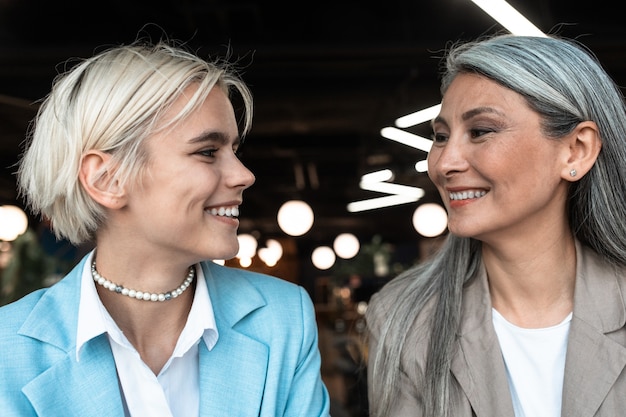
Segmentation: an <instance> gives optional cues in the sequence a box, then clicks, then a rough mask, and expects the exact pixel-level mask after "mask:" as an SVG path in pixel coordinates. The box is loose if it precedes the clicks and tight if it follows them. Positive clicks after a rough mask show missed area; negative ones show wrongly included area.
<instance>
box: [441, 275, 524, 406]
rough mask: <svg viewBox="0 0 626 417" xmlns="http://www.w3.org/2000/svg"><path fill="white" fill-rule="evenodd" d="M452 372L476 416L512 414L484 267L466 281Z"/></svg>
mask: <svg viewBox="0 0 626 417" xmlns="http://www.w3.org/2000/svg"><path fill="white" fill-rule="evenodd" d="M462 309H463V310H462V313H461V314H462V318H461V325H460V334H459V335H458V342H457V348H456V352H455V353H454V355H453V357H452V363H451V371H452V373H453V375H454V377H455V378H456V380H457V381H458V383H459V385H460V386H461V390H462V391H463V392H464V393H465V395H466V396H467V399H468V400H469V402H470V404H471V405H472V408H473V409H474V411H475V413H476V415H480V416H498V417H513V416H514V412H513V405H512V403H511V395H510V392H509V384H508V380H507V377H506V370H505V367H504V360H503V359H502V352H501V351H500V344H499V343H498V338H497V336H496V333H495V330H494V329H493V324H492V318H491V300H490V298H489V290H488V288H487V276H486V273H485V271H484V269H483V270H482V271H481V273H480V274H479V276H477V277H476V279H474V280H473V281H472V282H470V283H468V284H467V287H466V288H465V290H464V294H463V307H462Z"/></svg>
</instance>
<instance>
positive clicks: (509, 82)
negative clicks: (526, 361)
mask: <svg viewBox="0 0 626 417" xmlns="http://www.w3.org/2000/svg"><path fill="white" fill-rule="evenodd" d="M443 64H444V68H443V75H442V83H441V93H442V94H444V93H445V92H446V90H447V88H448V87H449V86H450V84H451V82H452V80H454V78H455V77H456V76H457V75H459V74H461V73H476V74H480V75H483V76H485V77H487V78H489V79H491V80H494V81H496V82H497V83H499V84H501V85H503V86H505V87H507V88H509V89H511V90H513V91H515V92H517V93H519V94H521V95H522V96H523V97H525V99H526V100H527V102H528V104H529V105H530V107H531V108H532V109H534V110H535V111H536V112H538V113H539V114H540V116H541V118H542V129H543V131H544V133H545V134H546V135H547V136H548V137H551V138H555V139H558V138H560V137H562V136H564V135H565V134H567V133H569V132H571V131H572V130H573V129H574V128H575V127H576V126H577V125H578V124H579V123H580V122H583V121H593V122H595V123H596V124H597V125H598V129H599V132H600V137H601V140H602V150H601V151H600V155H599V157H598V159H597V161H596V163H595V165H594V166H593V168H592V169H591V170H590V171H589V172H588V173H587V175H585V176H584V177H582V178H581V179H580V180H579V181H577V182H574V183H572V185H571V186H570V190H569V197H568V207H567V210H568V216H569V223H570V227H571V229H572V231H573V233H574V235H575V236H576V238H577V239H578V240H579V241H580V242H581V243H582V244H584V245H586V246H588V247H591V248H592V249H593V250H595V251H596V252H597V253H599V254H600V255H601V256H603V257H604V258H605V259H606V260H607V261H609V262H612V263H615V264H620V265H626V250H625V248H626V222H624V219H626V201H625V196H626V108H625V105H624V100H623V96H622V93H621V91H620V89H619V88H618V86H617V85H616V84H615V82H614V81H613V80H612V79H611V78H610V77H609V75H608V74H607V73H606V72H605V70H604V69H603V68H602V66H601V65H600V64H599V62H598V61H597V59H596V58H595V56H594V55H593V54H591V53H590V52H589V51H588V50H587V49H586V48H585V47H583V46H582V45H580V44H579V43H577V42H574V41H572V40H566V39H560V38H557V37H545V38H544V37H526V36H513V35H499V36H494V37H491V38H488V39H484V40H481V41H476V42H469V43H465V44H456V45H453V46H452V47H451V48H450V49H449V51H448V53H447V55H446V58H445V60H444V61H443ZM480 249H481V243H480V242H479V241H477V240H474V239H471V238H460V237H457V236H454V235H452V234H450V235H449V236H448V237H447V238H446V242H445V244H444V245H443V247H442V248H441V249H440V251H439V252H438V253H437V254H436V255H435V256H434V257H433V258H432V259H430V260H429V261H428V262H425V263H423V264H420V265H417V266H415V267H414V268H412V269H410V270H408V271H406V272H405V273H403V274H402V275H400V276H398V277H396V278H395V279H393V280H392V281H390V282H389V283H388V284H387V285H386V287H385V288H383V289H382V290H381V291H380V292H379V295H378V297H379V300H378V303H379V305H384V306H385V307H384V308H385V309H388V314H387V315H386V317H385V318H384V319H383V324H382V327H381V328H380V334H379V335H378V336H379V340H378V343H377V345H376V350H375V351H371V352H369V354H370V355H371V360H370V362H369V366H370V367H372V369H370V375H372V378H370V380H369V384H371V385H372V387H371V390H370V392H372V393H373V397H374V398H370V399H369V401H370V415H371V416H376V417H383V416H384V417H386V416H388V415H389V410H390V408H391V405H392V404H393V401H394V400H395V398H396V396H397V394H398V389H399V384H398V381H399V379H400V373H401V367H400V365H401V363H400V356H401V353H402V352H403V351H405V350H406V349H411V347H410V346H405V343H406V340H407V333H408V332H407V329H410V328H411V326H412V325H413V323H414V322H415V320H416V317H417V316H418V315H419V313H420V311H421V310H422V308H423V307H424V306H425V304H426V303H428V302H429V301H431V302H432V301H434V302H435V303H436V308H435V314H434V316H433V317H432V320H431V321H430V322H429V323H430V326H431V327H430V330H429V331H428V332H427V334H425V335H424V338H426V340H429V342H428V343H429V351H428V354H427V355H428V356H427V362H426V365H425V370H424V380H423V381H422V382H423V385H422V386H424V387H426V388H425V392H423V396H424V410H423V415H424V416H426V417H435V416H436V417H444V416H446V417H447V416H449V414H450V412H449V409H448V404H449V401H450V395H451V392H450V387H451V384H450V382H451V375H450V361H451V352H452V348H453V346H454V341H455V339H456V334H457V328H458V325H459V322H460V314H461V303H462V289H463V285H464V284H465V283H466V282H468V281H469V280H471V279H472V278H474V277H475V276H476V275H477V271H478V270H479V267H480V265H481V250H480ZM398 287H401V288H402V291H394V288H398ZM398 295H400V296H399V297H398ZM372 313H373V312H372V311H368V314H372ZM418 414H419V412H418Z"/></svg>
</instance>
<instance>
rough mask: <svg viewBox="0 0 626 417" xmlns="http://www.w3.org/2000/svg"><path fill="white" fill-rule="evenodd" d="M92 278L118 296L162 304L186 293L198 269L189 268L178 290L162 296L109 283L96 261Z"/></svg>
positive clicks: (92, 269) (92, 270)
mask: <svg viewBox="0 0 626 417" xmlns="http://www.w3.org/2000/svg"><path fill="white" fill-rule="evenodd" d="M91 276H92V277H93V280H94V282H96V283H97V284H98V285H101V286H103V287H104V288H106V289H108V290H109V291H112V292H116V293H118V294H122V295H125V296H127V297H130V298H135V299H137V300H144V301H153V302H161V301H167V300H171V299H172V298H176V297H178V296H179V295H180V294H182V293H183V291H185V290H186V289H187V288H188V287H189V285H191V283H192V282H193V280H194V278H195V276H196V269H195V268H194V267H193V266H191V267H189V273H188V274H187V277H186V278H185V280H184V281H183V283H182V284H180V286H179V287H178V288H176V289H174V290H172V291H168V292H166V293H160V294H156V293H154V294H153V293H150V292H146V291H136V290H132V289H129V288H125V287H123V286H122V285H118V284H115V283H114V282H111V281H109V280H108V279H106V278H104V277H103V276H102V275H100V274H99V273H98V270H97V269H96V261H95V259H94V261H93V262H92V263H91Z"/></svg>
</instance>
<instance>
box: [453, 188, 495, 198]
mask: <svg viewBox="0 0 626 417" xmlns="http://www.w3.org/2000/svg"><path fill="white" fill-rule="evenodd" d="M485 194H487V192H486V191H483V190H475V191H462V192H458V193H450V200H469V199H472V198H480V197H482V196H484V195H485Z"/></svg>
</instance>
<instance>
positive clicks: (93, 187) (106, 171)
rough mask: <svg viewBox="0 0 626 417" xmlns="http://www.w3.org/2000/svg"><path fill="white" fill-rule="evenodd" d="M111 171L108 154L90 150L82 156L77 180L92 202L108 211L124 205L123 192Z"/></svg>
mask: <svg viewBox="0 0 626 417" xmlns="http://www.w3.org/2000/svg"><path fill="white" fill-rule="evenodd" d="M112 169H114V167H113V166H112V164H111V155H110V154H108V153H106V152H101V151H95V150H92V151H89V152H87V153H86V154H84V155H83V157H82V159H81V164H80V172H79V174H78V178H79V179H80V183H81V184H82V186H83V188H84V189H85V191H86V192H87V194H89V196H90V197H91V198H93V199H94V201H96V202H97V203H99V204H100V205H102V206H104V207H107V208H110V209H119V208H122V207H124V205H125V204H126V201H125V192H124V189H123V188H122V187H120V186H119V183H118V181H117V180H116V179H115V176H114V175H113V172H112Z"/></svg>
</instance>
